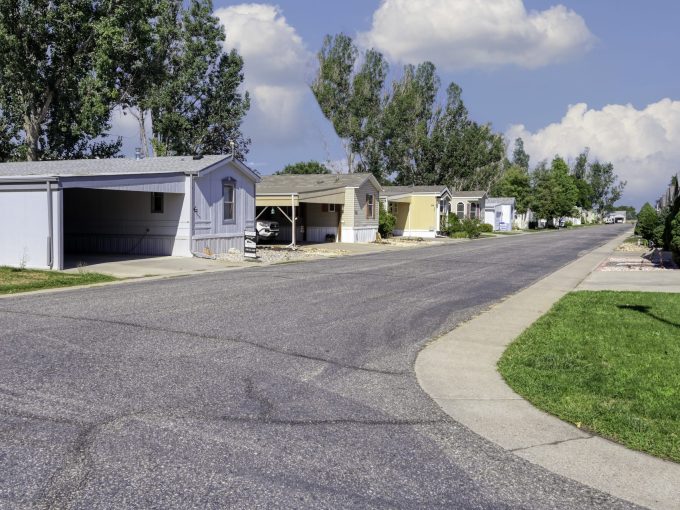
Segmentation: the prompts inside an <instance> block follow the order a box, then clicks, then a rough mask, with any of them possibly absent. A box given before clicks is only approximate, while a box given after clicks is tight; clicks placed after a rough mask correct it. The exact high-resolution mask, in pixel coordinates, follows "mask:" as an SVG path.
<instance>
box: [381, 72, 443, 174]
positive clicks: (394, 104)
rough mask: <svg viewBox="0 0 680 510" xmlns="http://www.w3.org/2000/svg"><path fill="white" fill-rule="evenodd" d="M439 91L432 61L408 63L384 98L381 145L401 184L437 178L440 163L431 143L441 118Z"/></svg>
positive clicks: (392, 170)
mask: <svg viewBox="0 0 680 510" xmlns="http://www.w3.org/2000/svg"><path fill="white" fill-rule="evenodd" d="M438 90H439V78H438V77H437V74H436V70H435V67H434V65H433V64H432V63H430V62H425V63H423V64H420V65H419V66H417V67H414V66H411V65H408V66H406V67H405V68H404V74H403V76H402V78H401V80H399V81H395V82H394V83H393V85H392V91H391V93H390V95H389V97H388V98H387V99H386V101H385V106H384V110H383V115H382V119H381V122H382V136H383V140H382V142H383V143H382V146H383V148H384V149H383V150H384V152H385V161H386V163H387V166H388V168H389V170H390V171H391V172H396V174H397V175H396V182H397V183H399V184H405V185H422V184H431V183H433V181H434V180H435V179H436V178H437V176H436V175H434V173H435V165H436V164H437V163H438V162H437V161H435V160H433V159H432V158H431V155H430V154H429V151H430V148H431V144H430V143H429V142H430V138H431V136H432V133H433V130H434V126H435V124H436V122H437V119H438V117H439V111H438V110H435V109H434V107H435V100H436V96H437V91H438Z"/></svg>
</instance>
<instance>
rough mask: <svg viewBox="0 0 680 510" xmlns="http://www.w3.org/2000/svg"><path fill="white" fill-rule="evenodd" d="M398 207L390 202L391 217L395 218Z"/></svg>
mask: <svg viewBox="0 0 680 510" xmlns="http://www.w3.org/2000/svg"><path fill="white" fill-rule="evenodd" d="M398 207H399V206H398V205H397V203H396V202H390V206H389V211H390V214H391V215H393V216H396V215H397V209H398Z"/></svg>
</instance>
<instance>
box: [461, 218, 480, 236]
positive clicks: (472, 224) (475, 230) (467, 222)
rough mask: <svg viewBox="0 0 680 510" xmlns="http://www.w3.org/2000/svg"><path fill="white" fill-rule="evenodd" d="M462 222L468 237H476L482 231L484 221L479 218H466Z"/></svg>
mask: <svg viewBox="0 0 680 510" xmlns="http://www.w3.org/2000/svg"><path fill="white" fill-rule="evenodd" d="M461 223H462V226H463V232H465V235H466V236H467V237H468V239H476V238H478V237H479V235H480V234H481V233H482V230H481V225H482V222H481V221H479V220H477V219H474V220H471V219H468V218H466V219H464V220H463V221H462V222H461Z"/></svg>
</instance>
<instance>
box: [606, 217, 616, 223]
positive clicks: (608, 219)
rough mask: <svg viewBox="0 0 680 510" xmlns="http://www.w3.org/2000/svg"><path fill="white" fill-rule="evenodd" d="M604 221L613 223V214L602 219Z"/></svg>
mask: <svg viewBox="0 0 680 510" xmlns="http://www.w3.org/2000/svg"><path fill="white" fill-rule="evenodd" d="M604 222H605V223H614V222H615V220H614V216H607V217H606V218H605V219H604Z"/></svg>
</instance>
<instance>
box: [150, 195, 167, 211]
mask: <svg viewBox="0 0 680 510" xmlns="http://www.w3.org/2000/svg"><path fill="white" fill-rule="evenodd" d="M164 205H165V199H164V196H163V193H156V192H155V191H154V192H153V193H151V213H152V214H163V206H164Z"/></svg>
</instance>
